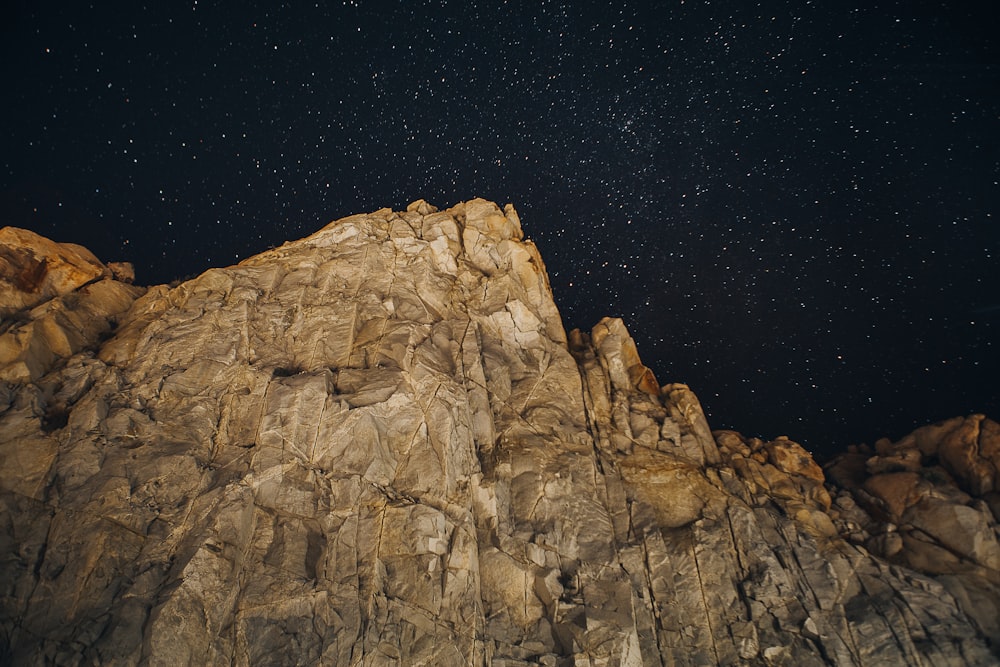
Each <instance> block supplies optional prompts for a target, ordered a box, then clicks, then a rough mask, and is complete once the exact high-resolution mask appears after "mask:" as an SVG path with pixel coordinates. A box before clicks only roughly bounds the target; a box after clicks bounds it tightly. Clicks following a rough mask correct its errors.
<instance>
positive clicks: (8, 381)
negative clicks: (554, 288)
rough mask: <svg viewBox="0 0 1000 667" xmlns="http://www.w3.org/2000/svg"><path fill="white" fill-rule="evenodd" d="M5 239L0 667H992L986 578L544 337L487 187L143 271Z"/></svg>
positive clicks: (603, 336) (571, 344)
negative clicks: (884, 542)
mask: <svg viewBox="0 0 1000 667" xmlns="http://www.w3.org/2000/svg"><path fill="white" fill-rule="evenodd" d="M5 233H7V234H9V236H7V237H5V236H0V238H11V237H17V238H22V239H25V238H26V239H28V240H27V241H23V240H22V241H14V242H8V245H7V246H6V247H7V249H6V250H4V251H3V252H2V253H0V254H2V256H3V257H16V258H23V257H30V258H32V259H31V261H27V260H25V261H22V260H21V259H18V260H17V261H8V262H7V263H6V264H2V265H0V271H4V272H6V273H4V276H5V277H4V280H6V283H5V285H10V286H12V287H9V288H5V289H8V292H7V293H0V298H2V303H0V308H7V309H8V310H5V311H2V312H5V313H6V312H10V313H12V314H13V315H12V316H11V317H10V318H9V319H8V318H7V316H6V315H5V316H4V318H5V319H4V326H3V328H2V330H0V378H2V380H0V472H2V474H0V508H2V509H0V516H2V517H3V518H4V521H3V523H2V524H0V585H2V587H3V589H2V590H3V595H2V596H0V662H10V663H14V664H26V665H42V664H84V663H86V664H92V663H97V664H109V665H140V664H141V665H203V664H235V665H258V664H269V665H271V664H273V665H285V664H287V665H312V664H330V665H334V664H336V665H341V664H343V665H415V664H440V665H490V666H494V667H500V666H508V667H509V666H515V665H516V666H522V665H547V666H552V665H556V666H560V665H607V666H609V667H610V666H616V665H617V666H635V665H706V664H726V665H822V664H836V665H911V664H925V665H985V664H995V663H996V660H997V658H996V655H995V654H994V653H993V652H991V645H990V641H991V638H992V640H993V641H996V639H997V638H996V636H995V634H994V629H993V627H992V626H991V625H990V623H989V618H988V613H987V612H988V609H989V605H990V604H993V603H995V601H996V599H997V598H996V596H993V593H992V592H991V591H990V590H987V589H984V590H985V592H983V593H982V594H979V593H976V594H975V595H974V594H973V593H971V592H970V590H969V586H970V585H971V584H970V583H968V582H973V581H976V580H973V579H964V580H963V581H962V582H960V583H961V586H959V585H956V584H955V583H954V581H953V580H951V579H946V578H945V577H948V576H952V575H954V574H955V573H956V572H955V571H954V570H948V571H947V572H937V571H933V570H929V569H927V568H925V567H924V568H922V566H921V563H920V562H919V561H914V560H901V559H899V558H896V559H895V560H893V558H895V557H896V556H897V555H898V554H899V553H901V551H900V550H896V551H893V549H894V548H895V547H891V548H888V549H886V550H884V552H883V551H879V550H878V548H876V547H875V546H874V545H873V544H869V543H868V542H867V541H866V540H867V539H868V538H869V537H871V536H872V535H875V534H876V533H875V532H872V531H873V530H875V529H877V528H878V526H879V525H880V524H879V522H882V521H883V518H881V515H878V518H873V517H875V516H876V514H877V512H876V510H875V509H871V510H870V511H871V512H872V514H869V510H867V509H865V507H866V505H865V503H866V502H867V497H866V496H861V495H860V491H857V492H855V491H852V488H854V487H851V488H848V487H849V484H848V483H847V482H845V483H844V485H843V486H837V485H835V484H833V483H831V480H829V479H827V478H826V477H825V476H824V474H823V471H822V470H821V469H820V468H818V466H816V464H815V462H814V461H813V460H812V458H811V457H810V456H809V454H808V452H806V451H805V450H804V449H802V448H801V447H800V446H799V445H797V444H796V443H794V442H793V441H791V440H788V439H776V440H774V441H771V442H763V441H760V440H757V439H753V438H750V439H748V438H744V437H743V436H741V435H739V434H738V433H735V432H731V431H726V432H722V431H720V432H716V433H714V434H713V433H712V431H711V430H710V427H709V425H708V423H707V420H706V419H705V415H704V412H703V411H702V409H701V406H700V405H699V403H698V399H697V397H696V396H695V395H694V393H693V392H692V391H691V390H690V389H689V388H688V387H687V386H686V385H683V384H679V383H670V384H667V385H663V386H661V385H659V383H658V382H657V380H656V378H655V376H654V375H653V372H652V371H651V370H650V369H648V368H647V367H646V366H645V365H643V364H642V362H641V360H640V358H639V354H638V351H637V349H636V346H635V343H634V341H633V340H632V338H631V337H630V336H629V334H628V331H627V330H626V328H625V325H624V323H623V322H622V321H621V320H619V319H611V318H609V319H605V320H602V321H601V322H599V323H598V324H597V325H596V326H595V327H594V328H593V330H592V331H590V332H589V333H585V332H580V331H571V332H570V333H569V335H568V336H567V334H566V333H565V331H564V329H563V325H562V322H561V319H560V317H559V313H558V310H557V309H556V306H555V303H554V301H553V299H552V293H551V289H550V287H549V283H548V277H547V275H546V272H545V268H544V264H543V263H542V260H541V257H540V255H539V254H538V251H537V249H536V248H535V246H534V245H533V244H532V243H531V242H530V241H527V240H525V239H524V235H523V232H522V228H521V223H520V220H519V218H518V216H517V213H516V212H515V211H514V209H513V207H512V206H510V205H508V206H506V207H505V208H504V209H502V210H501V209H500V207H498V206H497V205H495V204H493V203H490V202H487V201H484V200H481V199H476V200H472V201H468V202H464V203H461V204H458V205H456V206H453V207H451V208H449V209H447V210H440V211H439V210H437V209H436V208H435V207H433V206H431V205H430V204H428V203H427V202H424V201H422V200H418V201H416V202H414V203H413V204H411V205H410V206H409V207H407V210H406V211H403V212H393V211H391V210H389V209H382V210H379V211H376V212H374V213H369V214H364V215H355V216H350V217H348V218H344V219H342V220H339V221H336V222H334V223H331V224H330V225H327V226H326V227H324V228H323V229H321V230H319V231H318V232H316V233H315V234H313V235H311V236H309V237H307V238H305V239H301V240H299V241H294V242H291V243H287V244H285V245H283V246H281V247H278V248H274V249H272V250H269V251H267V252H264V253H262V254H260V255H257V256H255V257H252V258H249V259H247V260H245V261H243V262H241V263H240V264H238V265H236V266H230V267H226V268H218V269H211V270H209V271H207V272H205V273H204V274H202V275H200V276H198V277H197V278H194V279H192V280H189V281H187V282H184V283H181V284H179V285H177V286H176V287H173V288H171V287H168V286H164V285H160V286H154V287H150V288H148V289H142V288H138V287H135V286H132V285H129V284H127V283H126V282H125V281H123V280H120V279H116V277H115V275H114V274H113V273H112V272H105V271H104V270H103V269H101V267H102V266H103V265H101V264H100V262H98V261H97V260H96V259H95V258H92V257H90V256H89V253H84V252H83V251H78V252H77V254H76V255H75V257H77V259H73V260H69V259H66V260H60V261H64V263H66V264H70V265H73V266H78V265H82V266H85V267H91V268H90V269H89V270H88V271H84V272H83V276H84V277H82V278H80V279H76V280H72V281H69V282H66V281H62V280H58V281H57V280H55V279H52V280H51V281H49V283H45V278H44V276H42V277H41V278H39V279H37V280H36V279H34V278H33V279H32V280H27V281H26V280H19V279H18V278H17V276H18V275H22V274H23V273H24V267H26V266H28V267H29V269H30V266H36V265H43V266H44V267H46V269H45V271H46V272H51V271H50V268H49V267H54V266H57V262H56V260H55V259H52V260H51V261H50V260H49V259H48V257H50V256H55V255H58V254H59V253H63V254H62V255H59V256H62V257H65V256H66V254H65V253H66V249H65V248H64V247H62V246H59V245H58V244H53V243H51V242H48V241H44V242H37V241H36V240H34V239H32V238H29V237H27V236H21V237H18V233H17V232H6V230H5ZM18 243H21V246H19V245H18ZM22 246H23V247H22ZM80 258H82V259H80ZM32 262H34V264H32ZM37 271H39V275H40V274H41V270H37ZM28 273H30V274H31V275H32V276H34V275H35V274H34V273H31V271H30V270H29V271H28ZM46 275H48V274H46ZM119 277H123V276H121V275H119ZM43 283H45V284H47V285H48V286H47V287H44V288H43V289H39V288H38V287H37V286H38V285H42V284H43ZM22 292H23V293H22ZM983 423H985V422H983ZM991 428H992V427H991ZM915 438H916V439H915V441H914V442H916V443H918V444H917V447H918V449H920V451H921V456H924V457H926V459H921V461H922V463H921V465H924V464H930V463H931V459H932V458H933V457H937V458H938V459H940V460H945V459H947V460H949V461H952V460H953V458H954V461H959V460H960V459H961V456H958V455H957V454H956V457H957V458H955V457H953V458H948V457H950V456H951V455H950V454H946V453H944V452H946V451H951V449H949V448H948V447H947V446H945V445H939V446H937V448H936V449H935V447H934V446H932V445H927V444H926V442H925V440H926V438H924V437H923V436H921V437H916V436H915ZM919 443H924V444H919ZM976 444H977V445H981V444H982V441H981V440H976ZM890 449H891V452H890V454H891V455H893V456H894V455H896V454H897V453H899V452H900V451H902V450H905V449H906V446H899V447H893V448H890ZM932 451H933V452H935V453H934V454H931V453H929V452H932ZM982 451H985V449H983V450H982ZM900 455H901V456H903V457H904V458H905V457H906V456H911V455H909V454H906V453H905V452H904V453H903V454H900ZM879 456H886V454H882V453H880V454H879ZM869 458H871V457H869ZM907 460H909V459H907ZM866 461H867V459H866ZM954 461H953V463H949V464H948V465H949V466H952V467H951V468H948V470H951V471H952V472H951V473H949V474H957V473H956V472H955V471H957V470H959V469H962V470H965V468H961V466H960V465H959V464H958V463H954ZM866 465H867V464H866ZM873 465H874V464H873ZM848 467H849V466H848ZM968 469H969V470H970V471H973V472H974V473H975V474H972V473H970V475H971V476H970V477H969V479H970V480H973V481H971V482H969V483H970V484H978V485H979V486H978V487H975V488H976V489H979V491H982V489H983V488H985V487H983V484H984V482H983V481H982V480H983V479H985V478H984V477H983V476H982V475H981V474H979V473H976V472H975V470H978V468H976V467H975V466H972V467H970V468H968ZM873 470H874V468H873ZM865 474H867V473H865ZM831 477H832V478H835V479H836V478H837V475H835V474H833V469H831ZM859 479H861V478H855V477H851V480H852V481H851V484H855V487H857V488H862V487H864V484H865V482H864V481H863V480H862V481H858V480H859ZM975 480H978V481H975ZM942 483H943V482H942ZM859 484H860V486H858V485H859ZM942 488H944V487H942ZM991 488H992V487H991ZM970 489H972V487H970ZM979 491H976V490H975V489H972V490H970V491H967V492H965V493H978V492H979ZM855 493H857V494H858V496H857V497H858V498H859V499H858V500H855V495H854V494H855ZM867 493H868V494H869V496H871V497H872V498H876V497H877V494H876V493H875V491H868V492H867ZM935 493H937V494H938V495H937V496H933V497H935V498H937V497H938V496H940V495H941V494H942V493H945V491H936V492H935ZM949 493H950V492H949ZM931 495H933V494H931ZM928 497H930V496H928ZM949 498H952V499H953V500H954V499H955V498H958V496H954V495H952V496H949ZM968 498H969V499H970V500H968V501H966V500H961V499H960V500H959V501H957V502H959V504H962V503H964V504H962V506H963V507H969V506H973V507H974V508H978V509H977V510H976V511H977V512H979V514H977V516H976V518H975V520H974V521H973V520H972V518H971V515H968V513H967V512H965V510H961V509H955V508H954V507H951V506H949V507H951V509H949V510H948V511H952V514H953V515H954V516H959V517H960V518H962V519H963V523H962V524H961V526H962V529H963V530H966V533H965V534H964V536H957V537H956V535H957V533H954V532H953V533H950V534H949V535H944V534H935V533H934V529H933V528H928V526H929V524H927V523H926V522H925V523H923V524H921V523H919V521H920V520H921V519H919V518H918V515H919V514H920V512H919V511H918V510H915V509H913V507H910V506H909V505H907V506H906V509H905V510H904V513H905V512H911V514H910V515H907V516H909V517H910V519H907V520H909V521H910V525H912V527H913V528H912V530H910V529H909V528H907V529H906V530H910V534H912V536H913V537H914V539H923V537H922V535H923V533H920V531H921V530H923V531H925V532H926V531H928V530H929V531H930V533H929V534H930V535H931V536H932V538H933V539H934V540H936V542H935V544H936V545H942V544H943V545H945V546H946V547H948V548H951V549H952V550H954V549H955V544H954V543H955V542H956V541H960V540H962V539H972V540H976V539H979V540H980V542H979V543H977V544H985V542H984V540H985V541H988V539H989V538H988V535H987V534H986V533H987V532H988V531H990V530H993V531H995V528H996V522H995V518H994V517H993V515H992V514H989V515H987V514H986V511H988V505H987V509H986V510H982V508H981V507H979V506H977V505H975V503H976V502H977V500H976V499H975V498H973V496H972V495H968ZM886 502H887V506H891V503H889V502H888V501H886ZM949 502H950V501H949ZM970 503H972V505H970ZM952 504H953V505H955V503H952ZM918 505H919V503H918ZM871 507H872V508H874V507H875V506H874V505H872V506H871ZM981 510H982V511H981ZM878 511H883V512H884V511H885V508H881V509H879V510H878ZM935 511H939V512H941V511H944V510H935ZM942 516H943V515H942ZM965 519H969V520H968V521H965ZM901 520H902V519H901ZM898 528H899V531H897V532H902V531H903V530H904V528H903V526H902V525H900V526H898ZM864 530H867V531H868V533H867V534H861V532H859V531H864ZM852 531H854V532H852ZM984 531H985V532H984ZM884 532H885V531H883V533H884ZM880 534H881V533H880ZM990 534H992V533H990ZM994 539H995V538H994ZM949 545H950V546H949ZM932 546H934V545H932ZM906 548H908V547H907V546H906V543H905V540H904V545H903V547H902V550H905V549H906ZM889 552H892V554H891V555H889ZM991 553H992V552H990V551H989V547H985V550H983V549H979V550H973V551H971V552H969V553H968V554H966V556H967V560H968V559H969V558H971V559H972V560H973V561H974V564H975V565H976V567H977V568H978V569H975V571H974V572H973V573H972V574H974V575H975V576H977V577H980V579H981V580H984V581H989V582H993V581H995V579H992V578H991V577H995V576H996V567H995V564H993V561H992V560H991V558H992V556H991V555H990V554H991ZM976 559H978V560H976ZM963 562H965V561H962V560H961V558H960V559H959V563H960V564H961V563H963ZM959 574H960V575H961V576H965V574H968V573H966V572H964V571H963V572H960V573H959ZM963 595H964V596H965V598H967V599H965V598H963Z"/></svg>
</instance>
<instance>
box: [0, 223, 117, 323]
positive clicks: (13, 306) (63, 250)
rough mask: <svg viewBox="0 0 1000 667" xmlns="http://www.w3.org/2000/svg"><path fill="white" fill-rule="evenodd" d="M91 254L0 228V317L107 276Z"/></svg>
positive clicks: (33, 234)
mask: <svg viewBox="0 0 1000 667" xmlns="http://www.w3.org/2000/svg"><path fill="white" fill-rule="evenodd" d="M108 273H109V272H108V269H107V268H106V267H105V266H104V265H103V264H102V263H101V262H100V260H98V259H97V258H96V257H94V255H93V254H92V253H91V252H90V251H89V250H87V249H86V248H84V247H82V246H78V245H76V244H74V243H55V242H53V241H50V240H49V239H47V238H44V237H42V236H39V235H38V234H35V233H34V232H31V231H29V230H27V229H20V228H18V227H3V228H0V316H2V317H7V316H9V315H10V314H12V313H15V312H17V311H19V310H23V309H25V308H31V307H33V306H37V305H38V304H40V303H42V302H43V301H47V300H48V299H51V298H52V297H54V296H58V295H61V294H67V293H69V292H72V291H73V290H75V289H78V288H80V287H82V286H83V285H86V284H87V283H89V282H91V281H93V280H97V279H98V278H101V277H102V276H105V275H108Z"/></svg>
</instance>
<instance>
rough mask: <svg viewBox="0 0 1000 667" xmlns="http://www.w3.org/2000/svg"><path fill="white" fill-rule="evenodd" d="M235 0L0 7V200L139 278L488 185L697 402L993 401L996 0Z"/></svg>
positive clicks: (888, 422)
mask: <svg viewBox="0 0 1000 667" xmlns="http://www.w3.org/2000/svg"><path fill="white" fill-rule="evenodd" d="M246 4H247V3H215V2H207V1H204V0H203V1H202V2H189V3H187V4H186V5H183V4H182V3H148V6H147V7H143V6H142V5H143V3H140V2H128V3H114V2H101V3H95V5H94V7H86V6H84V3H78V2H72V3H70V2H65V3H58V2H56V3H45V2H39V3H35V2H15V3H13V4H11V3H9V2H8V3H4V5H3V6H4V7H5V10H4V14H3V15H2V16H0V55H2V58H0V68H2V71H3V86H2V89H0V90H2V91H3V92H2V93H0V96H2V98H3V101H2V102H0V114H2V117H0V120H2V123H0V125H2V129H0V224H11V225H16V226H21V227H27V228H29V229H32V230H34V231H37V232H39V233H41V234H43V235H46V236H49V237H51V238H53V239H55V240H59V241H74V242H78V243H82V244H84V245H86V246H87V247H89V248H90V249H91V250H93V251H94V253H95V254H97V256H98V257H100V258H101V259H104V260H106V261H112V260H127V261H132V262H133V263H134V264H135V265H136V268H137V274H138V276H137V282H140V283H143V284H155V283H162V282H168V281H171V280H173V279H177V278H182V277H189V276H192V275H195V274H198V273H200V272H201V271H204V270H205V269H207V268H209V267H211V266H224V265H228V264H232V263H234V262H237V261H239V260H240V259H242V258H245V257H248V256H250V255H252V254H255V253H258V252H261V251H263V250H265V249H267V248H268V247H270V246H274V245H280V244H281V243H283V242H284V241H286V240H292V239H297V238H300V237H302V236H305V235H307V234H309V233H311V232H313V231H315V230H317V229H318V228H320V227H321V226H323V225H324V224H326V223H328V222H329V221H331V220H334V219H336V218H340V217H343V216H345V215H350V214H353V213H360V212H367V211H372V210H375V209H378V208H382V207H392V208H394V209H396V210H400V209H402V208H404V207H405V206H406V204H408V203H409V202H411V201H413V200H414V199H418V198H424V199H427V200H428V201H430V202H431V203H433V204H435V205H437V206H439V207H441V208H444V207H447V206H451V205H452V204H454V203H456V202H458V201H463V200H466V199H471V198H473V197H477V196H480V197H485V198H487V199H491V200H494V201H497V202H498V203H500V204H501V205H502V204H504V203H505V202H513V203H514V205H515V206H516V207H517V209H518V212H519V213H520V215H521V219H522V222H523V224H524V228H525V231H526V234H527V235H528V236H529V237H530V238H531V239H532V240H534V241H535V242H536V243H537V244H538V246H539V248H540V249H541V252H542V256H543V257H544V259H545V261H546V264H547V266H548V269H549V274H550V277H551V280H552V287H553V291H554V292H555V297H556V303H557V304H558V306H559V308H560V310H561V312H562V314H563V318H564V321H565V324H566V326H567V329H569V328H573V327H581V328H585V329H589V328H590V327H591V326H593V324H594V323H596V322H597V320H599V319H600V318H601V317H603V316H605V315H615V316H620V317H623V318H624V319H625V321H626V324H627V325H628V327H629V329H630V330H631V332H632V333H633V335H634V336H635V338H636V341H637V343H638V345H639V350H640V353H641V355H642V357H643V360H644V361H645V363H646V364H647V365H648V366H650V367H651V368H652V369H653V370H654V371H655V372H656V374H657V377H658V379H659V380H660V382H661V383H667V382H686V383H688V384H689V385H691V387H692V388H693V389H694V390H695V391H696V393H697V394H698V395H699V397H700V398H701V400H702V403H703V404H704V406H705V408H706V410H707V412H708V416H709V422H710V424H711V425H712V427H713V428H735V429H737V430H740V431H742V432H744V433H745V434H748V435H757V436H761V437H765V438H773V437H775V436H777V435H782V434H786V435H788V436H790V437H792V438H793V439H795V440H798V441H800V442H802V443H803V444H805V445H806V446H807V447H808V448H810V449H812V450H813V451H815V452H817V453H823V452H830V451H834V450H839V449H842V448H843V447H845V446H846V445H848V444H850V443H856V442H869V443H871V442H873V441H874V440H875V439H877V438H878V437H881V436H889V437H892V438H898V437H900V436H902V435H904V434H905V433H907V432H908V431H909V430H911V429H912V428H914V427H916V426H919V425H921V424H924V423H927V422H931V421H936V420H939V419H942V418H946V417H950V416H955V415H961V414H968V413H971V412H986V413H987V414H990V415H991V416H993V417H994V418H997V417H1000V409H998V408H1000V390H998V382H997V379H998V378H1000V354H998V352H1000V350H998V347H1000V345H998V344H997V342H996V341H997V336H998V332H1000V266H998V258H1000V227H998V224H1000V220H998V218H1000V185H998V181H1000V49H998V43H997V39H996V34H997V32H996V29H995V28H996V25H995V22H994V20H993V14H992V11H991V8H992V3H989V2H980V3H978V4H977V3H940V2H937V3H932V2H916V1H906V2H880V1H878V0H876V1H874V2H865V3H857V4H850V3H841V2H820V1H818V0H816V1H813V2H805V1H803V2H757V3H754V2H737V1H735V0H730V1H728V2H697V1H694V0H684V1H681V0H669V1H663V2H628V1H624V2H614V3H612V2H608V3H597V2H586V1H583V2H581V1H573V2H569V1H567V2H557V1H543V2H538V3H532V2H510V3H472V2H457V1H455V2H444V1H439V2H416V1H414V2H410V1H406V2H366V1H364V0H357V1H355V2H344V3H319V4H318V5H317V6H311V4H310V6H307V5H306V3H295V4H292V5H284V6H281V7H277V6H276V5H277V3H261V6H260V7H259V8H257V9H247V7H246ZM116 5H118V6H116Z"/></svg>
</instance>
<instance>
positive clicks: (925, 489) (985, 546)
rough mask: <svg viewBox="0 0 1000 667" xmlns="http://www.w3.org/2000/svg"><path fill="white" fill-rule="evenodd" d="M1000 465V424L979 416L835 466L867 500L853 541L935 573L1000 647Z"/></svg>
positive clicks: (861, 452) (881, 444)
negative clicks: (999, 489)
mask: <svg viewBox="0 0 1000 667" xmlns="http://www.w3.org/2000/svg"><path fill="white" fill-rule="evenodd" d="M998 463H1000V426H998V425H997V423H996V422H994V421H992V420H990V419H987V418H986V417H984V416H983V415H971V416H969V417H958V418H955V419H949V420H947V421H944V422H940V423H938V424H931V425H929V426H925V427H922V428H919V429H917V430H916V431H914V432H913V433H912V434H910V435H908V436H906V437H905V438H903V439H902V440H900V441H899V442H896V443H892V442H890V441H889V440H885V439H883V440H880V441H878V442H876V443H875V451H874V452H872V451H871V450H869V449H867V448H854V449H853V451H850V452H848V453H847V454H844V455H842V456H841V457H839V458H837V459H835V460H834V461H832V462H831V463H830V465H829V466H828V467H827V471H828V472H829V473H830V475H831V477H832V478H833V480H835V481H836V482H837V483H838V484H840V485H842V486H843V487H844V488H845V489H847V490H849V491H851V492H852V493H853V495H854V497H855V498H856V499H857V500H858V502H859V503H860V505H861V507H862V508H863V511H861V512H858V511H855V512H854V513H853V516H852V520H853V521H854V522H855V523H856V524H859V525H861V526H863V530H862V531H861V532H860V533H857V534H855V535H854V536H853V539H854V540H855V541H864V543H865V544H866V546H867V547H868V548H869V549H870V550H872V551H873V552H875V553H876V554H878V555H880V556H882V557H884V558H886V559H888V560H889V561H890V562H892V563H897V564H901V565H906V566H908V567H910V568H913V569H915V570H918V571H920V572H923V573H925V574H929V575H934V576H935V578H936V579H937V580H938V581H939V582H941V583H942V584H943V585H944V586H945V588H947V590H948V591H949V593H951V594H952V595H953V596H954V597H955V599H956V600H957V601H958V603H959V604H960V606H961V607H962V609H964V610H965V612H966V613H967V614H968V615H969V616H970V618H972V619H973V620H974V622H975V624H976V625H977V627H978V629H979V630H980V631H981V632H983V633H984V634H985V635H987V636H988V637H989V638H990V640H991V642H992V643H993V645H994V646H996V645H998V644H1000V541H998V539H997V536H998V533H1000V528H998V524H997V515H996V508H995V507H991V505H990V501H991V500H993V499H994V498H995V494H996V480H997V469H998V468H997V466H998ZM857 509H860V508H857ZM842 525H844V524H843V523H842ZM845 532H850V531H845Z"/></svg>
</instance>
